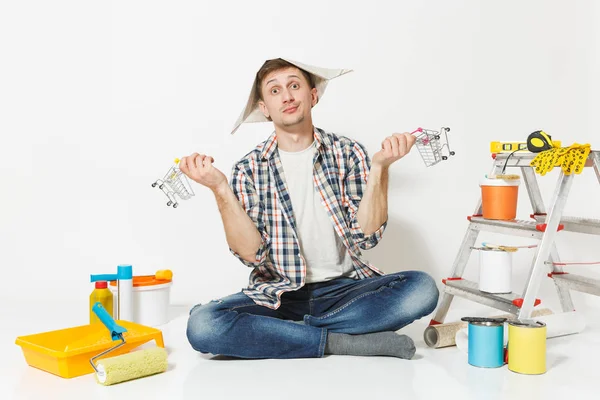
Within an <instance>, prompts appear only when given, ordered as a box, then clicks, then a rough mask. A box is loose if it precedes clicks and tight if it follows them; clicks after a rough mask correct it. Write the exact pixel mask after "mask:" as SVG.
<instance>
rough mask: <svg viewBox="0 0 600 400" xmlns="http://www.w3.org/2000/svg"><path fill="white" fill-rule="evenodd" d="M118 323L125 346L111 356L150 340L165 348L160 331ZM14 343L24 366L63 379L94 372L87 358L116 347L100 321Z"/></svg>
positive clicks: (26, 338)
mask: <svg viewBox="0 0 600 400" xmlns="http://www.w3.org/2000/svg"><path fill="white" fill-rule="evenodd" d="M118 323H119V325H121V326H123V327H124V328H125V329H127V332H125V333H124V334H123V338H124V339H125V344H124V345H123V346H121V347H119V348H118V349H116V350H115V351H113V352H111V357H112V356H117V355H119V354H124V353H128V352H130V351H131V350H133V349H135V348H136V347H138V346H140V345H142V344H144V343H147V342H149V341H151V340H154V341H155V342H156V345H157V346H159V347H165V346H164V342H163V337H162V332H161V331H160V330H158V329H155V328H151V327H148V326H144V325H140V324H136V323H134V322H128V321H118ZM15 343H16V344H17V345H19V346H21V349H22V350H23V355H24V356H25V361H26V362H27V364H29V365H30V366H32V367H35V368H38V369H41V370H43V371H46V372H49V373H51V374H54V375H58V376H60V377H63V378H75V377H77V376H81V375H86V374H90V373H92V372H94V369H93V368H92V366H91V364H90V359H91V358H92V357H94V356H95V355H98V354H99V353H101V352H103V351H104V350H107V349H109V348H111V347H114V345H115V342H114V341H113V340H112V337H111V333H110V331H109V330H108V329H106V326H104V324H103V323H102V322H98V323H94V324H91V325H82V326H77V327H74V328H67V329H60V330H56V331H50V332H44V333H38V334H35V335H28V336H19V337H17V339H16V341H15Z"/></svg>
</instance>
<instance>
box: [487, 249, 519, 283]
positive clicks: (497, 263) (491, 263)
mask: <svg viewBox="0 0 600 400" xmlns="http://www.w3.org/2000/svg"><path fill="white" fill-rule="evenodd" d="M511 280H512V253H510V252H508V251H503V250H496V249H482V250H481V251H480V252H479V290H481V291H482V292H486V293H510V292H512V287H511Z"/></svg>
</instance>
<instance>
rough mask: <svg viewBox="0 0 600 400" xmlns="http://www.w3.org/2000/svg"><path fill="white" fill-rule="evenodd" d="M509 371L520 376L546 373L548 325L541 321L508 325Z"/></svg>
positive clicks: (527, 321)
mask: <svg viewBox="0 0 600 400" xmlns="http://www.w3.org/2000/svg"><path fill="white" fill-rule="evenodd" d="M508 369H510V370H511V371H513V372H517V373H519V374H526V375H539V374H543V373H545V372H546V324H545V323H543V322H541V321H532V320H525V321H510V322H509V323H508Z"/></svg>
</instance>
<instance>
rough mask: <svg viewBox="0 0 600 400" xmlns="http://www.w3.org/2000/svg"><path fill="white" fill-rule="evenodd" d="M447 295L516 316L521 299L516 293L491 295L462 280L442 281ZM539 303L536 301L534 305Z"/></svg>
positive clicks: (477, 286)
mask: <svg viewBox="0 0 600 400" xmlns="http://www.w3.org/2000/svg"><path fill="white" fill-rule="evenodd" d="M442 283H444V285H445V288H444V291H445V292H446V293H448V294H451V295H454V296H459V297H464V298H466V299H469V300H471V301H475V302H477V303H479V304H483V305H486V306H489V307H493V308H496V309H498V310H503V311H506V312H509V313H511V314H515V315H518V314H519V310H520V308H521V304H522V302H523V299H522V298H521V296H520V295H518V294H516V293H506V294H492V293H486V292H482V291H481V290H479V285H478V284H477V282H473V281H469V280H467V279H463V278H446V279H442ZM540 303H541V302H540V301H539V299H536V301H535V305H536V306H537V305H538V304H540Z"/></svg>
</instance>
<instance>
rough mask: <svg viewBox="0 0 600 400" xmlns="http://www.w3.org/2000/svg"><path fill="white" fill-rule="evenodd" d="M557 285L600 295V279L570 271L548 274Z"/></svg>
mask: <svg viewBox="0 0 600 400" xmlns="http://www.w3.org/2000/svg"><path fill="white" fill-rule="evenodd" d="M548 275H549V276H550V277H551V278H552V279H554V281H555V282H556V284H557V285H560V286H563V287H568V288H569V289H573V290H577V291H579V292H584V293H589V294H594V295H596V296H600V280H598V279H593V278H588V277H585V276H581V275H574V274H568V273H562V274H548Z"/></svg>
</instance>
